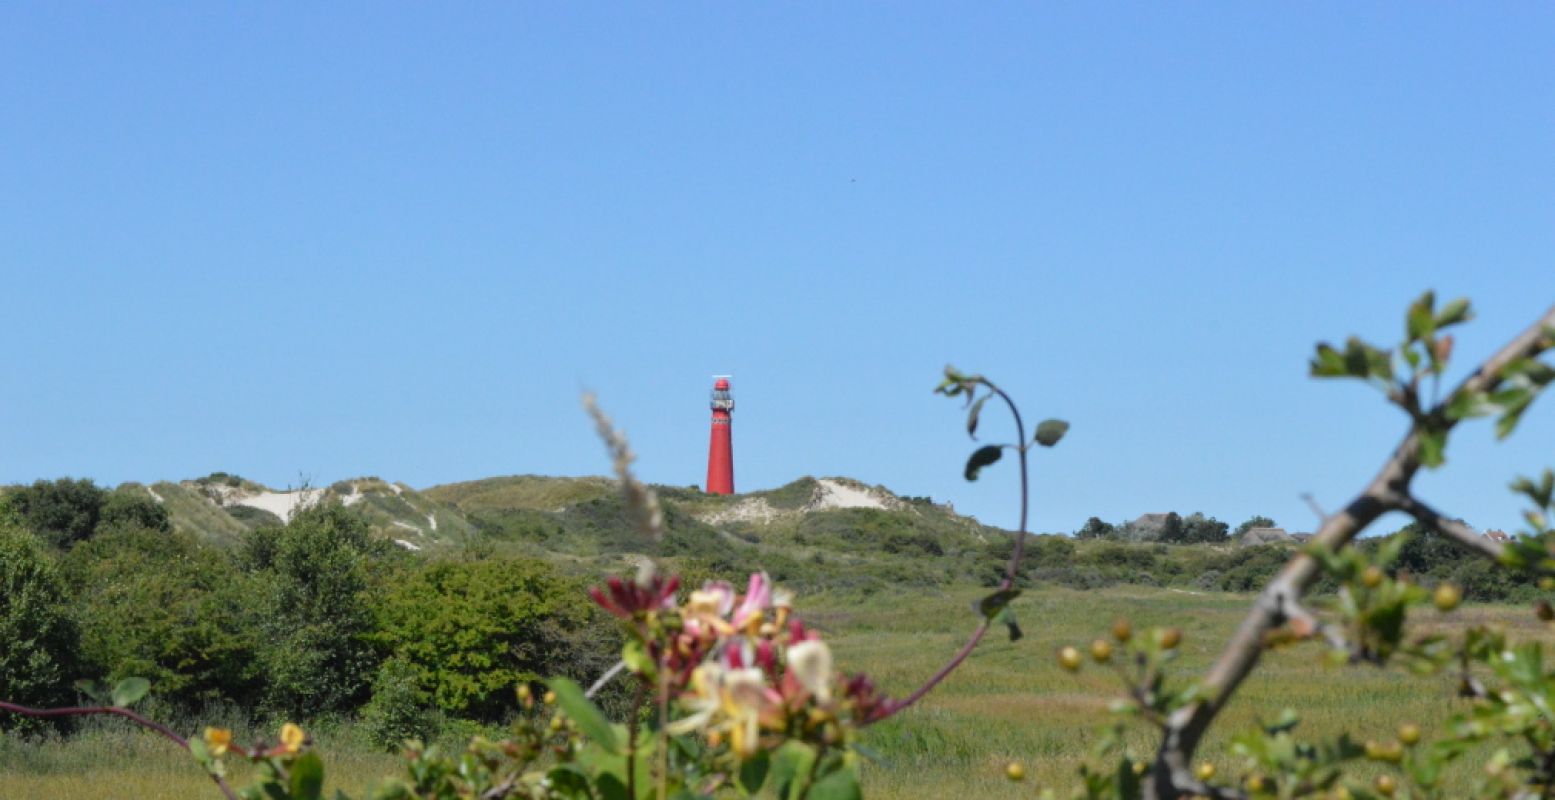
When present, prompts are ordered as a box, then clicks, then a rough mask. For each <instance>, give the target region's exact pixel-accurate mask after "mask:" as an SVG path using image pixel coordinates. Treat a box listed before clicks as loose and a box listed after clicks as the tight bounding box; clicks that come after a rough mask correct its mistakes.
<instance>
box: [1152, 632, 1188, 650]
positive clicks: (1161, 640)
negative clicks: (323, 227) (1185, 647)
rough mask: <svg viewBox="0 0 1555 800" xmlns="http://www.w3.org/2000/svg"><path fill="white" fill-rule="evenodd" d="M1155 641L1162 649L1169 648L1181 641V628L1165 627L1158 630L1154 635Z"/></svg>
mask: <svg viewBox="0 0 1555 800" xmlns="http://www.w3.org/2000/svg"><path fill="white" fill-rule="evenodd" d="M1156 643H1157V644H1159V645H1161V649H1162V650H1171V649H1172V648H1174V647H1176V646H1177V645H1179V644H1181V643H1182V629H1181V628H1167V629H1165V630H1163V631H1160V632H1159V633H1158V634H1157V635H1156Z"/></svg>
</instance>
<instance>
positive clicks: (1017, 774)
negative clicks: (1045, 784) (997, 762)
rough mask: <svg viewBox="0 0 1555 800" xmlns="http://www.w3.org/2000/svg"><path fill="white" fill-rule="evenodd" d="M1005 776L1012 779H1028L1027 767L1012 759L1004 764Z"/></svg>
mask: <svg viewBox="0 0 1555 800" xmlns="http://www.w3.org/2000/svg"><path fill="white" fill-rule="evenodd" d="M1004 777H1006V778H1009V779H1010V780H1012V781H1023V780H1025V779H1026V768H1025V767H1023V766H1021V763H1020V762H1019V761H1011V762H1010V763H1008V764H1005V765H1004Z"/></svg>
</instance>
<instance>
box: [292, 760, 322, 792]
mask: <svg viewBox="0 0 1555 800" xmlns="http://www.w3.org/2000/svg"><path fill="white" fill-rule="evenodd" d="M291 773H292V780H291V788H292V797H293V798H294V799H295V800H319V798H321V797H323V796H324V760H323V759H321V758H319V754H318V753H311V752H310V753H304V754H303V755H302V756H300V757H298V758H297V760H295V761H293V762H292V767H291Z"/></svg>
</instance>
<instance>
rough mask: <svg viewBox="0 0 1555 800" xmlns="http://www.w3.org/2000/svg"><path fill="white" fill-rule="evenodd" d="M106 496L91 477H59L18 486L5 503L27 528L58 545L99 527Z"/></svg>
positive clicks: (79, 539) (72, 542) (63, 545)
mask: <svg viewBox="0 0 1555 800" xmlns="http://www.w3.org/2000/svg"><path fill="white" fill-rule="evenodd" d="M106 495H107V493H106V492H104V491H103V490H102V489H101V488H98V486H97V484H95V483H93V482H92V480H91V479H90V478H85V479H82V480H74V479H72V478H60V479H59V480H54V481H44V480H39V481H35V482H33V484H32V485H31V486H23V487H19V488H17V489H15V490H13V491H12V492H11V494H10V495H8V496H7V497H6V500H5V502H6V505H7V506H8V508H9V510H10V511H11V513H12V514H14V515H15V516H16V517H17V518H18V519H20V520H21V523H22V524H23V525H25V526H26V527H27V529H28V530H31V531H32V532H33V533H36V534H37V535H39V536H41V537H43V539H44V540H45V541H47V542H48V543H50V544H52V545H54V546H55V547H69V546H70V545H72V544H74V543H76V542H79V541H81V540H83V539H86V538H87V537H89V536H91V535H92V533H93V532H94V531H96V530H97V522H98V520H99V519H100V518H101V516H102V509H103V502H104V498H105V497H106Z"/></svg>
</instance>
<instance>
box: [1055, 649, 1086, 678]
mask: <svg viewBox="0 0 1555 800" xmlns="http://www.w3.org/2000/svg"><path fill="white" fill-rule="evenodd" d="M1083 660H1084V659H1082V658H1081V656H1080V651H1079V650H1076V649H1074V648H1073V647H1068V646H1065V647H1064V648H1063V649H1061V650H1059V651H1058V665H1059V666H1060V667H1063V668H1064V669H1066V670H1069V671H1070V672H1076V671H1078V670H1079V669H1080V664H1081V662H1082V661H1083Z"/></svg>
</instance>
